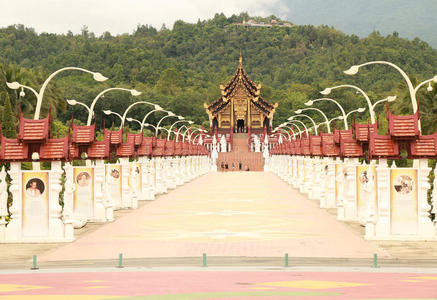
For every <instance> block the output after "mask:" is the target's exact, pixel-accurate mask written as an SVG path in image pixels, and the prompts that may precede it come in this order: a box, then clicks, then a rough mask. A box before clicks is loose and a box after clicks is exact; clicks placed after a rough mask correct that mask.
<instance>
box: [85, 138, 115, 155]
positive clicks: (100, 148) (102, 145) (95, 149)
mask: <svg viewBox="0 0 437 300" xmlns="http://www.w3.org/2000/svg"><path fill="white" fill-rule="evenodd" d="M109 149H110V145H109V140H104V141H95V142H94V143H92V145H91V146H89V147H88V153H87V154H88V158H90V159H105V158H108V157H109Z"/></svg>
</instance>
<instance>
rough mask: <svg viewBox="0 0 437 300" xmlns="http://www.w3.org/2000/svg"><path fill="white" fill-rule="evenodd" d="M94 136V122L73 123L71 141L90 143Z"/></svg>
mask: <svg viewBox="0 0 437 300" xmlns="http://www.w3.org/2000/svg"><path fill="white" fill-rule="evenodd" d="M95 136H96V123H94V124H93V125H89V126H82V125H75V124H73V138H72V142H73V143H76V144H91V143H93V142H94V139H95Z"/></svg>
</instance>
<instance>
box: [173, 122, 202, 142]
mask: <svg viewBox="0 0 437 300" xmlns="http://www.w3.org/2000/svg"><path fill="white" fill-rule="evenodd" d="M182 127H185V128H186V130H185V131H184V133H182V142H185V136H186V135H188V137H190V133H189V132H188V131H190V129H192V132H191V133H193V132H194V131H195V130H199V129H200V128H196V127H193V126H191V127H187V126H185V125H183V126H181V128H182ZM181 128H179V130H180V129H181ZM205 132H208V131H206V130H205ZM187 133H188V134H187ZM188 141H189V142H191V140H190V139H189V140H188Z"/></svg>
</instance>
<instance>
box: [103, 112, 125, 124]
mask: <svg viewBox="0 0 437 300" xmlns="http://www.w3.org/2000/svg"><path fill="white" fill-rule="evenodd" d="M103 113H104V114H105V115H107V116H109V115H116V116H117V117H119V118H120V121H121V122H122V123H123V117H122V116H121V115H120V114H119V113H116V112H115V111H111V110H109V109H108V110H104V111H103ZM120 128H123V127H122V126H120Z"/></svg>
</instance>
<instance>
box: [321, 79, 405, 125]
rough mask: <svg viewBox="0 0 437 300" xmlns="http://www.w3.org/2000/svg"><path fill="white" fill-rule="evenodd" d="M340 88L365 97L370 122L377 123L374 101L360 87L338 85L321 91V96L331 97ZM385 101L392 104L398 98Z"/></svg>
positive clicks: (392, 97) (393, 97)
mask: <svg viewBox="0 0 437 300" xmlns="http://www.w3.org/2000/svg"><path fill="white" fill-rule="evenodd" d="M338 88H353V89H355V90H357V91H358V92H359V93H360V94H361V95H363V96H364V98H365V99H366V101H367V105H368V107H369V113H370V121H371V123H372V124H375V123H376V118H375V111H374V110H373V107H374V106H373V105H372V101H370V98H369V96H368V95H367V94H366V93H365V92H364V91H363V90H362V89H360V88H359V87H357V86H355V85H351V84H342V85H337V86H334V87H330V88H326V89H324V90H323V91H321V92H320V94H322V95H325V96H326V95H329V94H330V93H331V91H332V90H335V89H338ZM383 100H385V101H389V100H390V102H392V101H394V100H396V96H389V97H387V98H385V99H383Z"/></svg>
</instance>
